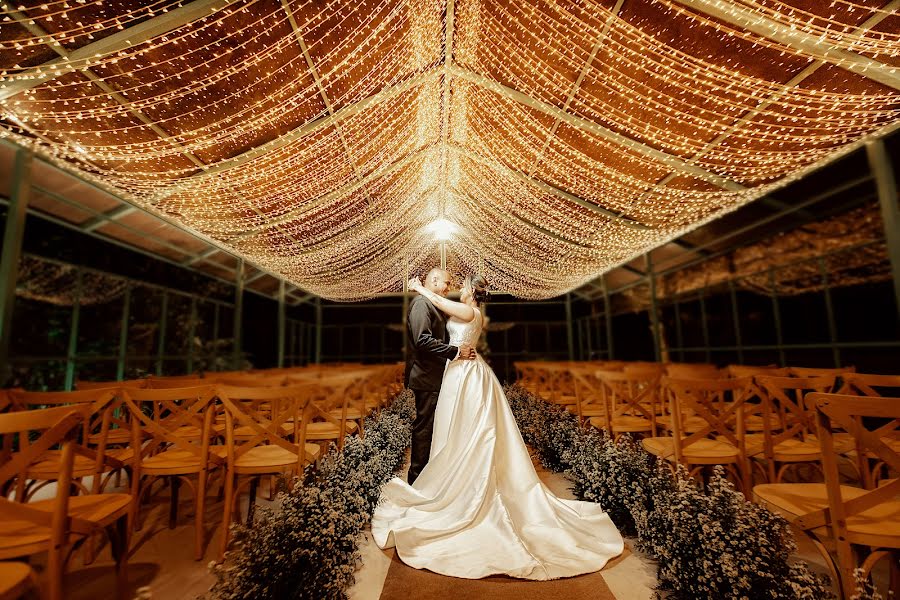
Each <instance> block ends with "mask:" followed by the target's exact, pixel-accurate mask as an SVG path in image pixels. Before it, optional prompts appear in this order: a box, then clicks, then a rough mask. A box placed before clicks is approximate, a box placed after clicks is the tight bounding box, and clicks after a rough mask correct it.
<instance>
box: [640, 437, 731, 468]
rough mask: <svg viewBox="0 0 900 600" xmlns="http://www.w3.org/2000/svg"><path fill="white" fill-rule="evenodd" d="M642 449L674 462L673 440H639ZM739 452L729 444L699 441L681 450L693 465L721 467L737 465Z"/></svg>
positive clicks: (707, 440)
mask: <svg viewBox="0 0 900 600" xmlns="http://www.w3.org/2000/svg"><path fill="white" fill-rule="evenodd" d="M641 445H642V446H643V447H644V449H645V450H646V451H647V452H649V453H650V454H653V455H655V456H662V457H664V458H665V459H666V460H668V461H672V462H674V461H675V439H674V438H671V437H651V438H644V439H643V440H641ZM740 455H741V452H740V450H738V449H737V448H735V447H734V446H732V445H731V444H729V443H727V442H723V441H720V440H710V439H706V438H704V439H701V440H697V441H696V442H694V443H693V444H691V445H690V446H687V447H685V448H684V449H683V450H682V456H684V459H685V460H686V461H687V462H689V463H691V464H695V465H722V464H730V463H737V462H738V461H739V460H740Z"/></svg>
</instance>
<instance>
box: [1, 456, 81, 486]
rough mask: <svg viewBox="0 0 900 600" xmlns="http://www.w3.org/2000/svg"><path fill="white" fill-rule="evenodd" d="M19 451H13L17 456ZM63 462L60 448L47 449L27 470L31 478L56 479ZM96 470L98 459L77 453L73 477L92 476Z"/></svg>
mask: <svg viewBox="0 0 900 600" xmlns="http://www.w3.org/2000/svg"><path fill="white" fill-rule="evenodd" d="M16 454H17V453H13V454H12V456H15V455H16ZM61 464H62V452H61V451H59V450H47V451H46V452H44V453H43V454H41V458H40V459H39V460H37V461H36V462H34V463H32V464H31V465H30V466H29V467H28V470H27V471H26V473H27V475H28V477H29V478H30V479H43V480H50V479H56V475H57V473H59V467H60V465H61ZM95 472H96V461H95V460H94V459H93V458H90V457H87V456H84V455H81V454H76V455H75V460H74V464H73V466H72V477H91V476H92V475H94V473H95Z"/></svg>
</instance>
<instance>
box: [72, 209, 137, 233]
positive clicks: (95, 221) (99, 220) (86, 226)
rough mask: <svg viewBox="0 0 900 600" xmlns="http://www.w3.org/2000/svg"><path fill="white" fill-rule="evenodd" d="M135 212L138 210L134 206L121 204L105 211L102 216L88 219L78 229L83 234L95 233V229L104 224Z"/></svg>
mask: <svg viewBox="0 0 900 600" xmlns="http://www.w3.org/2000/svg"><path fill="white" fill-rule="evenodd" d="M136 210H138V208H137V207H136V206H133V205H131V204H122V205H120V206H117V207H115V208H113V209H112V210H108V211H106V212H105V213H103V214H102V215H98V216H96V217H94V218H92V219H88V220H87V221H85V222H84V223H82V224H81V225H79V227H81V229H82V231H85V232H91V231H96V230H97V229H99V228H101V227H103V226H104V225H105V224H107V223H109V222H111V221H115V220H117V219H119V218H121V217H124V216H125V215H130V214H131V213H133V212H135V211H136Z"/></svg>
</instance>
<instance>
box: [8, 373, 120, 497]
mask: <svg viewBox="0 0 900 600" xmlns="http://www.w3.org/2000/svg"><path fill="white" fill-rule="evenodd" d="M117 394H118V390H117V389H116V388H98V389H91V390H83V391H74V392H26V391H23V390H12V391H11V392H10V398H11V400H12V403H13V404H14V405H15V406H16V407H18V408H19V409H21V410H29V409H35V408H43V407H53V406H72V407H80V408H82V409H83V411H84V414H85V418H84V419H83V420H82V427H81V432H80V435H79V436H78V440H76V443H75V457H74V459H73V474H72V477H73V481H72V485H73V486H75V487H78V488H80V489H81V490H82V492H83V493H88V488H87V487H86V486H85V485H84V483H83V480H84V479H85V478H88V477H90V478H92V483H91V490H90V491H91V492H93V493H95V494H96V493H99V492H100V491H102V488H103V483H102V482H103V474H104V473H108V474H111V473H114V472H118V471H119V470H120V469H123V468H124V467H125V466H126V463H127V462H128V461H129V460H130V458H129V456H127V455H122V456H119V455H117V453H116V452H113V451H110V452H107V451H106V443H105V440H104V439H101V437H102V436H103V435H106V436H108V435H109V427H108V426H107V427H106V428H104V427H103V424H104V421H107V422H109V421H110V420H111V412H110V411H111V408H112V405H113V404H114V403H115V401H116V399H117ZM21 445H22V448H23V449H24V448H25V447H27V445H28V440H27V439H26V440H22V441H21ZM100 446H103V447H102V448H101V447H100ZM61 456H62V455H61V451H60V450H54V449H50V450H47V451H46V452H45V453H44V454H43V455H42V456H41V460H40V461H36V462H35V463H34V464H32V465H31V466H30V467H29V470H28V472H27V473H23V474H22V476H21V477H19V478H18V479H17V481H16V499H17V500H18V501H19V502H27V501H28V499H29V498H30V497H31V496H33V495H34V494H35V493H36V492H37V491H38V490H40V489H41V488H43V487H44V486H46V485H48V484H50V483H51V482H53V481H55V480H56V479H55V478H56V475H57V473H58V472H59V461H60V460H61Z"/></svg>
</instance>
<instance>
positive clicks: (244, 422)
mask: <svg viewBox="0 0 900 600" xmlns="http://www.w3.org/2000/svg"><path fill="white" fill-rule="evenodd" d="M317 388H318V386H317V384H314V383H307V384H298V385H290V386H282V387H270V388H263V387H253V386H250V387H237V386H230V385H218V386H216V394H217V396H218V398H219V400H220V401H221V403H222V409H223V410H224V412H225V445H226V447H227V449H228V461H229V464H234V461H235V460H237V459H238V458H240V457H241V456H243V455H244V454H246V453H247V452H249V451H250V450H252V449H253V448H255V447H257V446H260V445H264V444H268V445H275V446H279V447H281V448H284V449H285V450H289V451H291V452H294V453H296V454H297V468H298V469H301V468H302V467H303V465H304V463H305V462H312V460H314V458H313V457H312V456H309V455H307V453H306V426H307V424H308V421H309V418H308V417H309V415H310V401H311V400H312V398H313V397H314V395H315V393H316V390H317ZM262 404H266V405H268V406H269V409H268V411H266V412H262V411H260V410H259V406H260V405H262ZM287 424H291V425H292V426H293V427H292V433H291V439H292V441H291V442H289V441H287V440H286V439H285V438H284V429H283V427H284V426H285V425H287ZM239 426H243V427H249V428H250V429H251V430H252V431H253V432H254V435H253V436H252V437H247V436H244V437H243V439H236V438H235V436H234V429H235V427H239Z"/></svg>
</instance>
